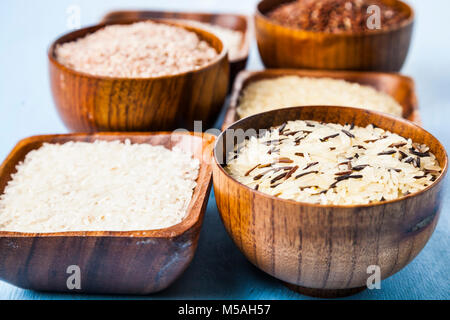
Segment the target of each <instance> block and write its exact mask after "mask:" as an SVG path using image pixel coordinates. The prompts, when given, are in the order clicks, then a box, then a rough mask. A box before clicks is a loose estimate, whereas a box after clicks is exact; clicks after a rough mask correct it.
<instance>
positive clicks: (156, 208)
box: [0, 140, 199, 232]
mask: <svg viewBox="0 0 450 320" xmlns="http://www.w3.org/2000/svg"><path fill="white" fill-rule="evenodd" d="M198 170H199V161H198V160H197V159H195V158H192V157H191V155H189V154H187V153H184V152H182V151H181V150H179V149H177V148H174V149H173V150H168V149H166V148H164V147H162V146H151V145H149V144H131V143H130V141H128V140H127V141H125V143H121V142H119V141H113V142H106V141H96V142H94V143H86V142H67V143H65V144H62V145H59V144H48V143H46V144H44V145H43V146H42V147H41V148H39V149H37V150H34V151H31V152H29V153H28V154H27V156H26V158H25V160H24V161H23V163H21V164H19V165H18V166H17V173H16V174H14V175H13V177H12V180H11V181H9V183H8V185H7V187H6V188H5V191H4V194H3V195H2V196H0V230H1V231H18V232H61V231H95V230H101V231H127V230H151V229H159V228H165V227H169V226H172V225H175V224H177V223H179V222H180V221H182V220H183V218H184V217H185V215H186V209H187V208H188V205H189V203H190V201H191V197H192V193H193V189H194V187H195V186H196V182H195V181H196V179H197V175H198Z"/></svg>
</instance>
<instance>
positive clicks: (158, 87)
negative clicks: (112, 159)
mask: <svg viewBox="0 0 450 320" xmlns="http://www.w3.org/2000/svg"><path fill="white" fill-rule="evenodd" d="M136 21H142V20H139V19H135V20H127V21H125V20H122V21H120V22H117V23H103V24H99V25H95V26H92V27H87V28H83V29H79V30H76V31H73V32H70V33H68V34H66V35H63V36H62V37H60V38H58V39H57V40H56V41H55V42H53V44H52V45H51V46H50V49H49V51H48V59H49V69H50V84H51V90H52V94H53V99H54V101H55V104H56V107H57V109H58V112H59V114H60V116H61V117H62V119H63V121H64V123H65V124H66V126H67V127H68V128H69V129H71V130H74V131H81V132H84V131H86V132H95V131H158V130H174V129H176V128H187V129H193V126H194V120H201V121H203V126H204V127H210V126H212V124H213V123H214V121H215V119H216V118H217V116H218V114H219V112H220V109H221V108H222V105H223V102H224V101H225V97H226V94H227V90H228V81H229V63H228V58H227V52H226V50H225V49H224V47H223V44H222V42H221V40H220V39H219V38H218V37H216V36H215V35H213V34H212V33H209V32H206V31H204V30H202V29H198V28H195V27H190V26H185V25H183V24H179V23H175V22H168V21H164V22H162V21H156V22H158V23H165V24H171V25H177V26H182V27H183V28H185V29H187V30H189V31H193V32H195V33H196V34H197V35H198V36H199V37H200V38H201V39H203V40H205V41H207V42H208V43H209V44H210V45H211V46H212V47H214V48H215V49H216V50H217V51H218V52H219V56H218V57H217V58H216V59H214V60H213V61H212V62H211V63H210V64H208V65H206V66H205V67H202V68H200V69H198V70H194V71H189V72H184V73H179V74H175V75H168V76H161V77H151V78H114V77H105V76H95V75H90V74H86V73H82V72H77V71H75V70H73V69H70V68H67V67H66V66H64V65H62V64H60V63H59V62H58V61H57V60H56V59H55V53H54V51H55V47H56V45H57V44H61V43H64V42H69V41H73V40H75V39H77V38H80V37H83V36H85V35H87V34H89V33H92V32H94V31H96V30H98V29H100V28H103V27H104V26H105V25H107V24H129V23H132V22H136Z"/></svg>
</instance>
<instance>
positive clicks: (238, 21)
mask: <svg viewBox="0 0 450 320" xmlns="http://www.w3.org/2000/svg"><path fill="white" fill-rule="evenodd" d="M127 19H186V20H194V21H199V22H204V23H209V24H212V25H217V26H220V27H223V28H228V29H231V30H235V31H240V32H242V34H243V35H244V36H243V38H242V44H241V49H240V50H239V54H238V55H237V56H236V57H234V58H230V59H229V60H230V83H229V86H228V88H229V90H231V86H232V85H233V82H234V79H235V78H236V75H237V74H238V73H239V72H240V71H241V70H244V69H245V66H246V65H247V60H248V54H249V50H250V34H251V30H250V22H249V19H248V17H247V16H245V15H241V14H232V13H200V12H177V11H175V12H173V11H172V12H171V11H148V10H142V11H141V10H140V11H128V10H125V11H123V10H120V11H111V12H109V13H108V14H106V15H105V16H104V17H103V19H102V23H106V22H107V23H110V22H117V21H121V20H127Z"/></svg>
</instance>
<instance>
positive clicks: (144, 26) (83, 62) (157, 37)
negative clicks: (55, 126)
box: [55, 21, 218, 78]
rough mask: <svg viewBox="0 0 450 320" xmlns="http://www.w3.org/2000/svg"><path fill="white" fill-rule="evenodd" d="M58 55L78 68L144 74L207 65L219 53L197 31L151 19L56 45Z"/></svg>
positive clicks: (95, 72) (135, 75) (109, 73)
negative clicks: (200, 37)
mask: <svg viewBox="0 0 450 320" xmlns="http://www.w3.org/2000/svg"><path fill="white" fill-rule="evenodd" d="M55 54H56V59H57V60H58V61H59V62H60V63H62V64H64V65H66V66H68V67H70V68H73V69H75V70H77V71H80V72H85V73H89V74H93V75H100V76H110V77H128V78H143V77H156V76H163V75H170V74H177V73H182V72H186V71H190V70H195V69H198V68H201V67H203V66H205V65H207V64H208V63H209V62H210V61H212V60H213V59H214V58H216V57H217V55H218V53H217V52H216V50H215V49H214V48H212V47H211V46H210V45H209V44H208V43H207V42H205V41H203V40H201V39H199V37H198V36H197V34H196V33H194V32H191V31H188V30H186V29H184V28H181V27H177V26H171V25H167V24H163V23H155V22H151V21H145V22H137V23H133V24H129V25H110V26H106V27H105V28H102V29H100V30H97V31H96V32H94V33H91V34H89V35H87V36H85V37H84V38H80V39H77V40H76V41H72V42H66V43H63V44H61V45H58V46H57V47H56V51H55Z"/></svg>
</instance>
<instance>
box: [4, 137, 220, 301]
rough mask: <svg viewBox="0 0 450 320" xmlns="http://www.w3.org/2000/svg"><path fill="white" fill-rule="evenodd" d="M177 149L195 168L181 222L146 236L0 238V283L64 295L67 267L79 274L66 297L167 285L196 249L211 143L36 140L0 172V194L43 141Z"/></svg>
mask: <svg viewBox="0 0 450 320" xmlns="http://www.w3.org/2000/svg"><path fill="white" fill-rule="evenodd" d="M125 139H129V140H130V141H131V142H132V143H149V144H152V145H163V146H165V147H167V148H169V149H172V148H173V147H175V146H177V147H179V148H181V149H182V150H184V151H188V152H191V153H193V154H194V156H195V157H196V158H197V159H199V160H200V161H201V165H200V170H199V176H198V178H197V186H196V188H195V189H194V192H193V196H192V200H191V202H190V204H189V207H188V211H187V215H186V218H185V219H184V220H183V221H182V222H180V223H179V224H177V225H174V226H171V227H168V228H164V229H159V230H149V231H124V232H116V231H114V232H112V231H104V232H103V231H91V232H58V233H40V234H39V233H37V234H36V233H19V232H4V231H1V232H0V255H1V257H2V259H0V279H1V280H4V281H6V282H9V283H11V284H14V285H16V286H19V287H21V288H26V289H34V290H43V291H61V292H68V291H69V290H68V289H67V286H66V280H67V278H68V277H69V274H67V273H66V269H67V267H68V266H70V265H78V266H79V267H80V269H81V290H72V291H70V292H89V293H126V294H148V293H152V292H157V291H160V290H162V289H164V288H166V287H168V286H169V285H170V284H171V283H172V282H174V281H175V280H176V279H177V278H178V277H179V276H180V275H181V274H182V273H183V271H184V270H185V269H186V268H187V266H188V265H189V263H190V262H191V260H192V258H193V255H194V252H195V250H196V248H197V243H198V238H199V234H200V228H201V225H202V221H203V216H204V211H205V208H206V205H207V201H208V196H209V191H210V187H211V165H210V158H211V152H212V147H213V142H214V140H215V138H214V136H212V135H208V134H193V133H185V134H183V133H173V134H170V133H165V132H159V133H152V134H148V133H147V134H146V133H99V134H68V135H48V136H35V137H30V138H26V139H24V140H22V141H20V142H19V143H18V144H17V146H16V147H15V148H14V149H13V150H12V152H11V153H10V155H9V156H8V157H7V158H6V160H5V161H4V162H3V164H2V165H1V167H0V194H2V193H3V190H4V188H5V186H6V185H7V183H8V181H9V180H10V179H11V174H12V173H14V172H15V171H16V169H15V167H16V165H17V164H18V163H19V162H20V161H22V160H23V159H24V158H25V156H26V154H27V153H28V152H30V151H31V150H34V149H37V148H39V147H40V146H41V145H42V144H43V143H44V142H49V143H64V142H67V141H88V142H93V141H95V140H107V141H111V140H121V141H124V140H125Z"/></svg>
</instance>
